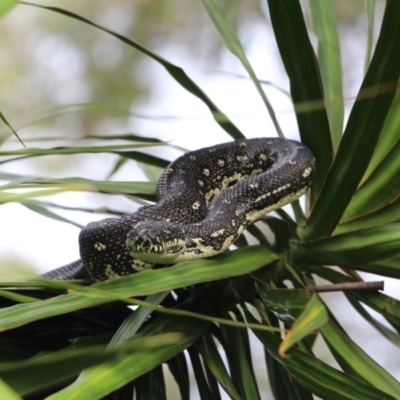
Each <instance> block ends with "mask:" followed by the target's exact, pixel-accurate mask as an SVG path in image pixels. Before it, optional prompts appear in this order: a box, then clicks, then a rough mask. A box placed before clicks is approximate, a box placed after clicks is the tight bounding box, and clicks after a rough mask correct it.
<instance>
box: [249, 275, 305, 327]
mask: <svg viewBox="0 0 400 400" xmlns="http://www.w3.org/2000/svg"><path fill="white" fill-rule="evenodd" d="M256 285H257V288H258V292H259V294H260V295H261V298H262V300H263V302H264V304H265V305H266V307H267V308H268V309H269V310H270V311H271V312H272V313H274V315H275V316H276V317H277V318H278V319H279V320H281V321H282V322H285V323H288V324H292V323H293V322H294V321H295V320H296V319H297V318H299V317H300V315H301V313H302V312H303V310H304V308H305V307H306V305H307V304H308V302H309V301H310V300H311V298H312V297H313V293H312V292H308V291H306V290H296V289H271V288H268V287H267V286H265V285H261V284H260V283H258V282H257V283H256Z"/></svg>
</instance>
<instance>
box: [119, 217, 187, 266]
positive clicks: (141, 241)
mask: <svg viewBox="0 0 400 400" xmlns="http://www.w3.org/2000/svg"><path fill="white" fill-rule="evenodd" d="M125 244H126V248H127V249H128V251H129V254H130V255H131V256H132V257H133V258H135V259H139V260H143V261H147V262H152V263H157V264H169V263H171V262H173V261H174V260H175V259H176V258H177V257H178V256H179V255H180V254H182V252H183V251H184V249H185V235H184V231H183V229H182V228H181V227H180V226H179V225H176V224H173V223H171V222H167V221H144V222H140V223H138V224H137V225H136V226H134V227H133V228H132V229H131V230H130V231H129V233H128V235H127V238H126V242H125Z"/></svg>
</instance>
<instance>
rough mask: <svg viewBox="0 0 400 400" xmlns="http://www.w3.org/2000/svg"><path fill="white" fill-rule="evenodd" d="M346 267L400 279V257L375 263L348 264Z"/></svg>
mask: <svg viewBox="0 0 400 400" xmlns="http://www.w3.org/2000/svg"><path fill="white" fill-rule="evenodd" d="M346 268H349V269H354V270H359V271H365V272H370V273H372V274H376V275H383V276H388V277H390V278H395V279H400V258H395V259H393V260H387V261H380V262H377V263H374V264H361V265H347V266H346Z"/></svg>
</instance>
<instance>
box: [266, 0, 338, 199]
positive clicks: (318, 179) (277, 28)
mask: <svg viewBox="0 0 400 400" xmlns="http://www.w3.org/2000/svg"><path fill="white" fill-rule="evenodd" d="M268 6H269V13H270V17H271V23H272V27H273V29H274V33H275V38H276V41H277V44H278V48H279V52H280V54H281V58H282V61H283V64H284V66H285V69H286V72H287V74H288V77H289V80H290V91H291V95H292V99H293V102H294V106H295V111H296V117H297V123H298V126H299V130H300V136H301V140H302V141H303V142H304V143H305V144H306V145H307V146H308V147H309V148H310V150H311V151H312V153H313V154H314V156H315V158H316V163H317V168H316V175H315V177H314V180H313V186H312V196H313V199H315V198H316V195H317V194H318V192H319V191H320V189H321V187H322V183H323V180H324V178H325V175H326V174H327V172H328V169H329V168H330V165H331V163H332V157H333V149H332V141H331V137H330V129H329V122H328V117H327V113H326V110H325V105H324V102H325V101H324V94H323V88H322V85H321V77H320V73H319V69H318V64H317V60H316V57H315V54H314V50H313V48H312V45H311V42H310V39H309V37H308V33H307V28H306V25H305V22H304V17H303V13H302V11H301V7H300V4H299V1H298V0H286V1H276V0H268ZM288 27H290V29H288ZM317 138H318V140H317Z"/></svg>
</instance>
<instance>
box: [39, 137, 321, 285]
mask: <svg viewBox="0 0 400 400" xmlns="http://www.w3.org/2000/svg"><path fill="white" fill-rule="evenodd" d="M314 170H315V160H314V157H313V155H312V154H311V152H310V150H309V149H308V148H307V147H306V146H304V145H303V144H301V143H299V142H296V141H293V140H288V139H280V138H256V139H244V140H237V141H234V142H229V143H224V144H220V145H216V146H212V147H207V148H203V149H200V150H196V151H192V152H189V153H186V154H184V155H183V156H181V157H179V158H177V159H176V160H175V161H173V162H172V163H171V164H170V165H169V166H168V167H167V168H166V169H165V171H164V172H163V173H162V175H161V177H160V179H159V181H158V185H157V191H156V203H155V204H154V205H150V206H145V207H141V208H139V209H138V210H137V211H136V212H135V213H133V214H126V215H124V216H122V217H121V218H107V219H105V220H102V221H99V222H92V223H90V224H88V225H87V226H86V227H84V228H83V229H82V231H81V232H80V235H79V247H80V255H81V260H79V261H75V262H74V263H71V264H69V265H67V266H64V267H60V268H57V269H55V270H53V271H50V272H48V273H46V274H44V275H43V276H44V277H46V278H50V279H74V278H79V277H87V276H88V275H90V276H91V277H92V278H93V279H94V280H97V281H102V280H106V279H109V278H113V277H118V276H123V275H128V274H132V273H134V272H138V271H141V270H143V269H146V268H150V267H152V266H153V265H154V264H173V263H176V262H178V261H183V260H193V259H197V258H204V257H210V256H212V255H215V254H219V253H221V252H223V251H225V250H226V249H227V248H228V247H229V246H230V245H231V244H232V243H234V242H235V240H236V239H237V238H238V237H239V235H240V234H241V233H242V232H243V230H245V229H246V227H248V226H249V225H250V224H252V223H253V222H255V221H256V220H258V219H260V218H261V217H262V216H264V215H265V214H266V213H268V212H270V211H273V210H275V209H277V208H280V207H282V206H284V205H285V204H288V203H290V202H292V201H294V200H295V199H297V198H299V197H300V196H301V195H302V194H303V193H305V191H306V190H307V189H308V187H309V186H310V184H311V181H312V177H313V175H314ZM88 273H89V274H88Z"/></svg>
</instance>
